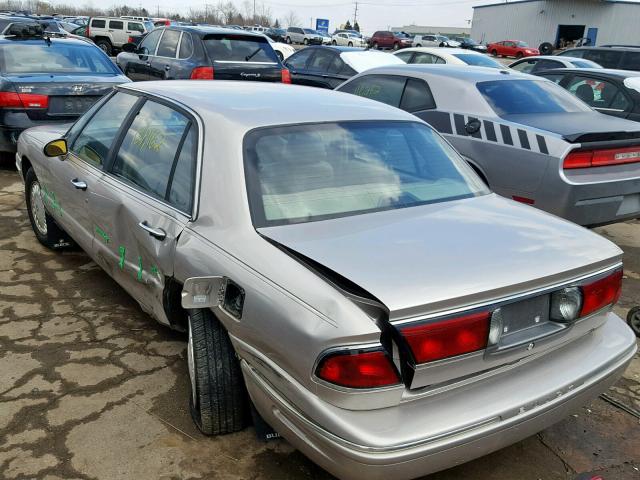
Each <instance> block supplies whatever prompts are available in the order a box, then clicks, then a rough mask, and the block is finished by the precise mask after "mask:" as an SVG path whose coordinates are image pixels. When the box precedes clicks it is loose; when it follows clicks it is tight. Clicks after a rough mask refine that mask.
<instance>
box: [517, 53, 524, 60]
mask: <svg viewBox="0 0 640 480" xmlns="http://www.w3.org/2000/svg"><path fill="white" fill-rule="evenodd" d="M522 57H524V55H523V54H522V52H518V53H516V60H520V59H521V58H522Z"/></svg>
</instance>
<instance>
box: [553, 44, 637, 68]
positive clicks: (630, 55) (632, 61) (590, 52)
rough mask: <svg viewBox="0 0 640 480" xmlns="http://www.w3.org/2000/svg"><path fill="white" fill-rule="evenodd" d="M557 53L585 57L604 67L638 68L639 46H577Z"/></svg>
mask: <svg viewBox="0 0 640 480" xmlns="http://www.w3.org/2000/svg"><path fill="white" fill-rule="evenodd" d="M558 55H559V56H568V57H578V58H586V59H587V60H591V61H593V62H596V63H597V64H599V65H602V66H603V67H604V68H616V69H619V70H640V48H635V47H579V48H570V49H568V50H565V51H564V52H561V53H558Z"/></svg>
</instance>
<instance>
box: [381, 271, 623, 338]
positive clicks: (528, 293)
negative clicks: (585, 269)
mask: <svg viewBox="0 0 640 480" xmlns="http://www.w3.org/2000/svg"><path fill="white" fill-rule="evenodd" d="M619 268H622V262H621V261H618V262H616V263H615V264H614V265H610V266H608V267H605V268H602V269H600V270H597V271H595V272H592V273H588V274H585V275H581V276H579V277H576V278H573V279H571V280H569V281H563V282H558V283H555V284H553V285H550V286H547V287H541V288H537V289H535V290H529V291H526V292H522V293H517V294H514V295H509V296H506V297H500V298H496V299H493V300H488V301H485V302H479V303H473V304H470V305H465V306H463V307H457V308H453V309H449V310H443V311H440V312H435V313H429V314H427V315H419V316H416V317H410V318H402V319H399V320H393V321H391V322H389V323H391V325H393V326H402V325H406V324H411V323H417V322H421V321H424V320H431V319H434V318H440V317H445V316H448V315H456V314H458V313H462V312H467V311H469V310H476V309H481V308H484V307H488V306H496V307H498V306H500V305H504V304H506V303H512V302H515V301H518V300H526V299H527V298H532V297H536V296H538V295H544V294H545V293H550V292H552V291H554V290H558V289H560V288H564V287H569V286H576V285H579V284H581V283H582V282H584V281H585V280H589V279H592V278H593V279H595V278H597V277H599V276H602V275H604V274H606V273H609V272H613V271H614V270H617V269H619Z"/></svg>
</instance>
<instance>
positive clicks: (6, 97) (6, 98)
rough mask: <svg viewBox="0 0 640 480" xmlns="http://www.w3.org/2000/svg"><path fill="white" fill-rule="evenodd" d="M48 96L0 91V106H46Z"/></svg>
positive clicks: (47, 104)
mask: <svg viewBox="0 0 640 480" xmlns="http://www.w3.org/2000/svg"><path fill="white" fill-rule="evenodd" d="M48 106H49V97H48V96H47V95H40V94H37V93H17V92H0V108H47V107H48Z"/></svg>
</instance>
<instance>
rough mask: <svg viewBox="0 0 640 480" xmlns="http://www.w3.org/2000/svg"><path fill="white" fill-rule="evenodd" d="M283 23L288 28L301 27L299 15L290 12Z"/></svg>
mask: <svg viewBox="0 0 640 480" xmlns="http://www.w3.org/2000/svg"><path fill="white" fill-rule="evenodd" d="M282 23H283V24H284V25H286V26H287V27H297V26H299V25H300V19H299V18H298V15H296V12H294V11H293V10H289V13H287V14H286V15H285V17H284V18H283V19H282Z"/></svg>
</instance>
